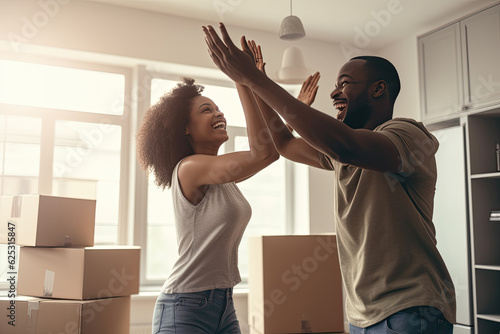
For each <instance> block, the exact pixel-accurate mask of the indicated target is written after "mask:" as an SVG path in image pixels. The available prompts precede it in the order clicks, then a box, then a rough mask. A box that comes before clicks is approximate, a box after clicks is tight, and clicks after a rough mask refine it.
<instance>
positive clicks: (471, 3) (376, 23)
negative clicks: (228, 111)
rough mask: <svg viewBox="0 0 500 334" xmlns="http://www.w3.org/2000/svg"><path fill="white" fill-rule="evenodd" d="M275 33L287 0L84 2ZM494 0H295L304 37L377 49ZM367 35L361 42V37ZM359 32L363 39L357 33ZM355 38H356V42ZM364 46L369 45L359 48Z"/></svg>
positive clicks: (287, 12)
mask: <svg viewBox="0 0 500 334" xmlns="http://www.w3.org/2000/svg"><path fill="white" fill-rule="evenodd" d="M88 1H96V2H102V3H109V4H113V5H117V6H124V7H130V8H135V9H141V10H147V11H154V12H160V13H165V14H170V15H175V16H179V17H185V18H190V19H196V20H200V21H203V22H206V23H207V24H214V23H217V22H219V21H223V22H224V23H225V24H226V25H228V26H238V27H241V28H250V29H255V30H262V31H267V32H272V33H276V34H277V33H278V30H279V26H280V23H281V21H282V20H283V18H284V17H285V16H287V15H290V1H289V0H88ZM496 2H498V0H342V1H341V0H293V2H292V13H293V15H296V16H298V17H299V18H300V19H301V20H302V23H303V24H304V28H305V30H306V35H307V36H306V38H311V39H315V40H321V41H326V42H333V43H341V42H345V43H349V44H350V45H353V46H354V45H356V43H358V44H361V43H364V42H367V41H369V43H370V45H369V48H371V49H373V50H377V49H379V48H383V47H385V46H388V45H390V44H392V43H394V42H397V41H399V40H401V39H402V38H404V37H406V36H410V35H415V34H417V35H418V34H422V33H425V32H427V31H428V30H429V29H431V28H435V27H439V26H440V25H442V24H445V23H447V22H450V21H453V20H455V19H458V18H460V17H461V16H464V15H466V14H468V13H471V12H473V11H476V10H478V9H481V8H484V7H487V6H488V5H489V4H493V3H496ZM363 33H367V34H368V35H365V36H367V38H365V39H364V40H363V37H362V36H361V35H362V34H363ZM360 36H361V37H360ZM355 38H358V40H355ZM363 47H367V46H363Z"/></svg>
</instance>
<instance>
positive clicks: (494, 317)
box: [477, 314, 500, 322]
mask: <svg viewBox="0 0 500 334" xmlns="http://www.w3.org/2000/svg"><path fill="white" fill-rule="evenodd" d="M477 317H478V318H479V319H484V320H489V321H494V322H500V314H478V315H477Z"/></svg>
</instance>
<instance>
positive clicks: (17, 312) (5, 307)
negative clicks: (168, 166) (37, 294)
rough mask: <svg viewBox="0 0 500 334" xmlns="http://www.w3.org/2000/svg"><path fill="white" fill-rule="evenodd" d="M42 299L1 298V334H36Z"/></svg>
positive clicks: (22, 297)
mask: <svg viewBox="0 0 500 334" xmlns="http://www.w3.org/2000/svg"><path fill="white" fill-rule="evenodd" d="M40 301H41V299H40V298H33V297H26V296H16V297H14V298H10V297H0V319H1V321H0V333H2V334H36V323H37V320H38V309H39V303H40Z"/></svg>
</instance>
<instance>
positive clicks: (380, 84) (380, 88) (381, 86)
mask: <svg viewBox="0 0 500 334" xmlns="http://www.w3.org/2000/svg"><path fill="white" fill-rule="evenodd" d="M386 90H387V83H386V82H385V81H384V80H379V81H377V82H376V83H375V90H374V92H373V97H374V98H379V97H381V96H382V95H384V93H385V92H386Z"/></svg>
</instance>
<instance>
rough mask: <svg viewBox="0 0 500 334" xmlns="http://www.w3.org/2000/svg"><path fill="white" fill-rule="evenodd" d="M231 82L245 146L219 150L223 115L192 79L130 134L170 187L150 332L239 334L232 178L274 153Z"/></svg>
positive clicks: (239, 217)
mask: <svg viewBox="0 0 500 334" xmlns="http://www.w3.org/2000/svg"><path fill="white" fill-rule="evenodd" d="M242 45H243V47H244V50H246V51H247V52H248V55H249V56H251V55H252V53H251V51H250V49H249V47H248V46H247V44H246V42H245V41H244V40H242ZM236 88H237V91H238V94H239V96H240V100H241V103H242V106H243V110H244V113H245V119H246V124H247V132H248V140H249V144H250V145H249V146H250V150H249V151H241V152H234V153H228V154H223V155H218V150H219V148H220V146H221V145H222V144H223V143H224V142H225V141H227V140H228V136H227V132H226V119H225V118H224V114H223V113H222V112H221V111H220V110H219V108H218V107H217V105H216V104H215V103H214V102H213V101H212V100H210V99H209V98H208V97H205V96H203V95H201V93H202V91H203V87H202V86H200V85H195V84H194V80H193V79H184V82H183V83H179V84H178V85H177V86H176V87H175V88H174V89H173V90H172V91H171V92H170V93H168V94H166V95H165V96H163V97H162V98H161V100H160V101H159V102H158V103H157V104H155V105H154V106H152V107H151V108H150V109H149V110H148V111H147V113H146V115H145V116H144V120H143V123H142V125H141V127H140V129H139V132H138V134H137V151H138V160H139V162H140V164H141V166H142V167H143V168H144V169H146V170H148V171H151V172H153V173H154V175H155V177H156V182H157V184H158V186H160V187H168V188H172V194H173V201H174V211H175V224H176V231H177V241H178V250H179V258H178V260H177V262H176V263H175V265H174V267H173V270H172V273H171V275H170V277H169V278H168V279H167V281H166V282H165V284H164V285H163V288H162V292H161V294H160V296H159V297H158V300H157V303H156V307H155V310H154V315H153V333H187V334H196V333H241V331H240V328H239V323H238V320H237V318H236V313H235V309H234V305H233V300H232V288H233V286H234V285H236V284H237V283H239V282H240V281H241V279H240V275H239V272H238V267H237V254H238V245H239V243H240V240H241V237H242V235H243V232H244V230H245V228H246V225H247V223H248V221H249V220H250V216H251V208H250V205H249V204H248V202H247V201H246V200H245V198H244V197H243V195H242V194H241V192H240V191H239V189H238V187H237V186H236V183H237V182H239V181H242V180H245V179H247V178H249V177H251V176H252V175H254V174H255V173H257V172H258V171H260V170H262V169H263V168H265V167H266V166H268V165H269V164H271V163H272V162H273V161H275V160H277V159H278V158H279V155H278V153H277V152H276V150H275V147H274V144H273V142H272V140H271V135H270V133H269V130H268V129H267V126H266V124H265V122H264V119H263V118H262V115H261V113H260V111H259V110H258V105H257V103H256V100H255V98H254V96H253V94H252V92H251V91H250V90H249V89H248V88H246V87H244V86H241V85H237V87H236Z"/></svg>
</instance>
